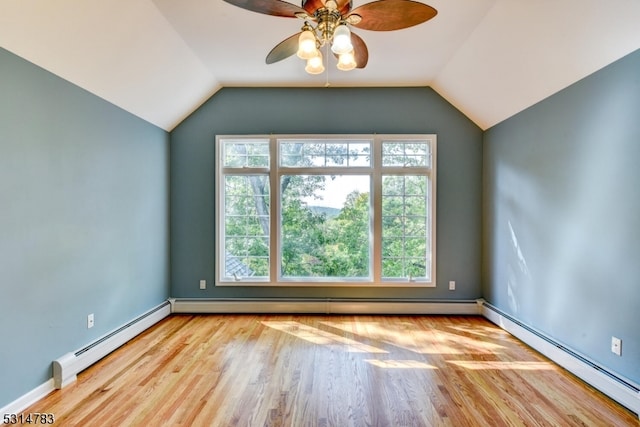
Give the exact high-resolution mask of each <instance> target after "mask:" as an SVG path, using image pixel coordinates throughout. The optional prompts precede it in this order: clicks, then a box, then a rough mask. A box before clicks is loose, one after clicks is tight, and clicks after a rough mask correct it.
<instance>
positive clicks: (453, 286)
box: [449, 280, 456, 291]
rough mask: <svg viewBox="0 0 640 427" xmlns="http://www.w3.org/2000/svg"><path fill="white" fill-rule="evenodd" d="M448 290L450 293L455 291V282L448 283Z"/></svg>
mask: <svg viewBox="0 0 640 427" xmlns="http://www.w3.org/2000/svg"><path fill="white" fill-rule="evenodd" d="M449 290H450V291H455V290H456V282H455V280H451V281H449Z"/></svg>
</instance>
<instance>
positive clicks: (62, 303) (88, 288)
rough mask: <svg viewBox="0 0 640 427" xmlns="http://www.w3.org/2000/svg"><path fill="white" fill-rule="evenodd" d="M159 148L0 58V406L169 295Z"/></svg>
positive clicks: (155, 131) (163, 163)
mask: <svg viewBox="0 0 640 427" xmlns="http://www.w3.org/2000/svg"><path fill="white" fill-rule="evenodd" d="M168 145H169V135H168V134H167V133H166V132H165V131H163V130H161V129H159V128H157V127H155V126H152V125H150V124H148V123H147V122H144V121H143V120H141V119H139V118H136V117H134V116H132V115H131V114H129V113H126V112H124V111H122V110H120V109H118V108H116V107H114V106H113V105H111V104H109V103H107V102H105V101H104V100H102V99H99V98H97V97H95V96H93V95H91V94H89V93H87V92H85V91H83V90H81V89H79V88H77V87H76V86H73V85H71V84H69V83H68V82H66V81H64V80H62V79H60V78H58V77H56V76H54V75H52V74H50V73H48V72H46V71H44V70H42V69H40V68H38V67H36V66H34V65H32V64H30V63H28V62H26V61H24V60H23V59H20V58H18V57H16V56H14V55H13V54H11V53H9V52H7V51H5V50H2V49H0V206H1V209H0V236H1V237H0V302H1V304H2V307H1V308H0V407H2V406H5V405H6V404H8V403H10V402H12V401H14V400H15V399H17V398H19V397H20V396H22V395H23V394H25V393H26V392H28V391H31V390H32V389H34V388H35V387H37V386H39V385H41V384H43V383H45V382H46V381H47V380H49V378H51V376H52V372H51V362H52V361H53V360H54V359H56V358H57V357H59V356H62V355H63V354H65V353H67V352H69V351H73V350H76V349H78V348H80V347H82V346H84V345H86V344H88V343H90V342H91V341H93V340H95V339H96V338H98V337H99V336H101V335H104V334H105V333H106V332H108V331H110V330H112V329H114V328H116V327H118V326H120V325H122V324H124V323H126V322H128V321H130V320H131V319H133V318H134V317H136V316H137V315H139V314H142V313H143V312H144V311H146V310H148V309H150V308H152V307H153V306H155V305H157V304H159V303H161V302H162V301H163V300H165V299H166V298H167V297H168V296H169V269H168V254H169V252H168V251H169V247H168V246H169V242H168V233H169V225H168V204H169V200H168V195H169V191H168V184H169V176H168V172H169V160H168V154H169V149H168ZM89 313H94V314H95V322H96V323H95V327H94V328H93V329H90V330H89V329H87V325H86V323H87V315H88V314H89Z"/></svg>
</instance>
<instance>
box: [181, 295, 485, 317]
mask: <svg viewBox="0 0 640 427" xmlns="http://www.w3.org/2000/svg"><path fill="white" fill-rule="evenodd" d="M169 302H170V303H171V312H172V313H193V314H198V313H201V314H202V313H209V314H213V313H220V314H222V313H228V314H230V313H237V314H240V313H260V314H265V313H269V314H278V313H282V314H286V313H295V314H407V315H409V314H438V315H479V314H480V306H479V304H478V302H477V301H476V300H416V299H412V300H406V299H384V300H382V299H348V298H341V299H336V298H330V299H329V298H322V299H320V298H309V299H303V298H243V299H225V298H216V299H181V298H175V299H169Z"/></svg>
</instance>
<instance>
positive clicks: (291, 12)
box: [224, 0, 306, 18]
mask: <svg viewBox="0 0 640 427" xmlns="http://www.w3.org/2000/svg"><path fill="white" fill-rule="evenodd" d="M224 1H226V2H227V3H229V4H232V5H234V6H238V7H241V8H243V9H247V10H250V11H252V12H258V13H264V14H265V15H272V16H282V17H285V18H296V17H297V16H296V14H297V13H303V14H306V12H305V10H304V9H302V8H301V7H299V6H296V5H295V4H291V3H288V2H286V1H282V0H224Z"/></svg>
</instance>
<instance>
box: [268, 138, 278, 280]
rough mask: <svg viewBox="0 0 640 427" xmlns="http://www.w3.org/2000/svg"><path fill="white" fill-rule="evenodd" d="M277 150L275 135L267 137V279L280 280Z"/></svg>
mask: <svg viewBox="0 0 640 427" xmlns="http://www.w3.org/2000/svg"><path fill="white" fill-rule="evenodd" d="M278 156H279V152H278V140H277V138H276V137H274V136H271V137H270V138H269V157H270V163H269V169H270V172H269V185H270V189H271V194H272V195H273V196H272V199H271V205H270V209H271V211H270V212H269V213H270V218H269V219H270V226H269V280H270V281H271V282H278V281H280V174H279V157H278Z"/></svg>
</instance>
